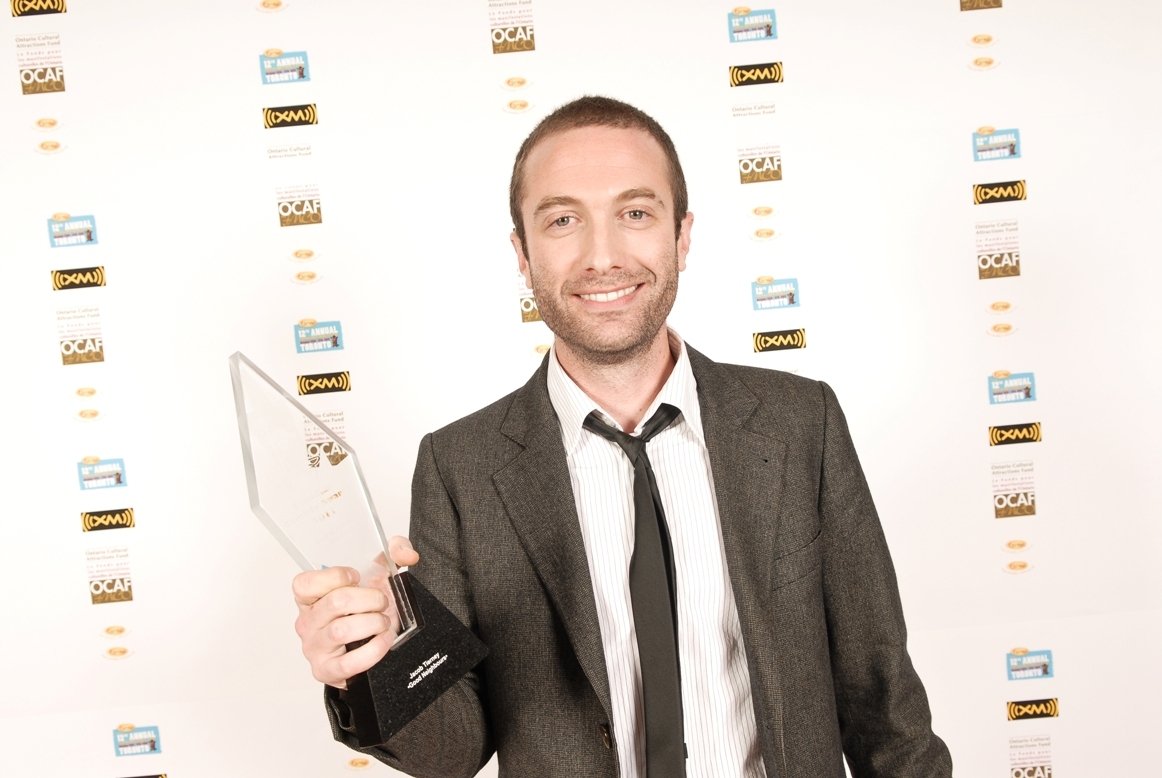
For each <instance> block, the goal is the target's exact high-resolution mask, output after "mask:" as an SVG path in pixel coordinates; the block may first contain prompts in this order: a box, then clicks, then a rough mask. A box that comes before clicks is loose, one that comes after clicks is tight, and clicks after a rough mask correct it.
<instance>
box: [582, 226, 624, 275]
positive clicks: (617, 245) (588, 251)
mask: <svg viewBox="0 0 1162 778" xmlns="http://www.w3.org/2000/svg"><path fill="white" fill-rule="evenodd" d="M623 251H624V247H623V246H622V245H621V241H620V240H619V236H618V234H617V230H616V228H615V226H614V225H612V224H608V223H605V222H603V221H601V220H595V221H594V222H593V223H591V224H590V226H589V229H588V230H586V231H585V246H584V257H583V258H582V259H583V262H584V267H585V270H586V271H588V272H593V273H597V274H604V273H608V272H610V271H611V270H616V269H619V268H621V267H623V266H624V264H625V260H624V255H623Z"/></svg>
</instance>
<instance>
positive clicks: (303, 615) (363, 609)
mask: <svg viewBox="0 0 1162 778" xmlns="http://www.w3.org/2000/svg"><path fill="white" fill-rule="evenodd" d="M390 607H391V600H390V598H389V597H388V594H387V592H385V591H384V590H383V589H380V588H375V589H371V588H367V587H365V586H344V587H341V588H339V589H332V590H331V591H330V592H328V593H327V594H326V595H324V596H323V597H321V598H319V599H318V600H316V601H315V602H314V603H313V604H311V605H301V604H300V605H299V617H298V619H297V620H296V621H295V629H296V631H297V632H298V633H299V636H300V637H302V638H304V639H306V637H307V635H309V634H310V633H313V632H318V631H320V630H323V629H326V628H327V626H328V625H329V624H330V623H331V622H332V621H334V620H335V619H341V618H343V617H344V616H350V615H351V614H355V613H383V612H385V611H387V610H388V608H390Z"/></svg>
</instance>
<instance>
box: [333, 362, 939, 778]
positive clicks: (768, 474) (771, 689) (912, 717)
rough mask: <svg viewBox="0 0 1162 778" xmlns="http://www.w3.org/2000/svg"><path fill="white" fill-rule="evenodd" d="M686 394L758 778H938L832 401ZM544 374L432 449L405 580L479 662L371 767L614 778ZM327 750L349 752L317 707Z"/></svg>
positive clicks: (883, 554) (876, 539)
mask: <svg viewBox="0 0 1162 778" xmlns="http://www.w3.org/2000/svg"><path fill="white" fill-rule="evenodd" d="M687 348H688V350H689V354H690V362H691V366H692V367H693V371H694V376H695V378H696V379H697V383H698V399H699V401H700V403H701V412H702V424H703V427H704V430H705V435H706V443H707V446H708V448H709V451H710V461H711V467H712V469H713V473H714V485H715V491H716V494H717V499H718V507H719V514H720V517H721V522H722V537H723V542H724V543H725V547H726V558H727V564H728V567H729V575H730V580H731V584H732V586H733V589H734V595H735V599H736V601H737V603H738V611H739V619H740V622H741V624H742V635H743V640H744V642H745V645H746V654H747V660H748V663H749V669H750V679H751V689H752V696H753V700H754V710H755V718H756V720H757V722H758V735H759V739H760V741H761V746H762V753H763V761H764V763H765V765H766V770H767V775H768V776H770V778H776V777H777V778H825V777H834V778H842V776H843V774H844V772H843V759H842V755H843V754H844V753H846V755H847V758H848V760H849V761H850V763H851V768H852V773H853V775H854V776H857V778H862V777H863V776H883V777H884V778H908V777H909V776H924V777H925V778H933V777H939V776H950V775H951V774H952V764H951V759H950V757H949V754H948V750H947V748H946V747H945V746H944V743H943V742H942V741H941V740H940V739H939V738H938V737H936V735H934V734H933V732H932V730H931V724H930V715H929V709H928V700H927V697H926V696H925V693H924V688H923V686H922V684H921V683H920V680H919V678H918V677H917V676H916V673H915V671H914V670H913V668H912V662H911V660H910V659H909V657H908V653H907V650H906V645H905V643H906V635H905V627H904V618H903V614H902V612H901V608H900V600H899V595H898V592H897V587H896V578H895V572H894V570H893V568H892V562H891V558H890V557H889V555H888V549H887V546H886V545H885V542H884V536H883V532H882V530H881V528H880V522H879V519H878V517H877V515H876V511H875V507H874V506H873V505H872V499H871V495H870V494H869V492H868V488H867V484H866V482H865V480H864V477H863V472H862V470H861V469H860V466H859V461H858V460H857V458H856V454H855V449H854V448H853V446H852V443H851V439H850V436H849V434H848V430H847V424H846V422H845V421H844V418H843V413H842V411H841V410H840V408H839V404H838V403H837V401H836V399H835V395H834V394H833V393H832V391H831V389H830V388H829V387H828V386H827V385H826V384H822V383H817V382H814V381H810V380H807V379H803V378H799V377H797V376H793V375H789V374H786V373H782V372H778V371H773V370H762V369H757V368H750V367H740V366H735V365H725V364H720V363H717V362H713V361H711V360H709V359H707V358H706V357H704V356H703V355H701V354H699V353H698V352H697V351H695V350H693V349H690V348H689V347H687ZM545 376H546V364H542V365H541V368H540V369H539V370H538V371H537V372H536V373H535V374H534V375H533V377H532V378H531V379H530V380H529V382H528V383H527V384H525V386H523V387H522V388H520V389H518V390H517V391H516V392H513V393H512V394H510V395H508V396H507V397H505V398H503V399H501V400H499V401H498V402H496V403H493V404H492V405H490V406H488V407H487V408H484V409H482V410H480V411H478V412H476V413H474V414H472V415H471V416H468V417H466V418H464V419H461V420H460V421H457V422H455V423H453V424H451V425H449V426H447V427H445V428H443V429H441V430H439V431H437V432H435V433H432V434H430V435H428V436H426V437H425V438H424V439H423V442H422V443H421V444H420V451H419V458H418V461H417V463H416V472H415V479H414V481H413V484H412V515H411V530H410V532H411V539H412V542H413V543H414V545H415V547H416V549H417V550H418V551H419V553H420V556H421V563H420V564H419V565H418V566H417V567H416V569H415V575H416V576H417V577H418V578H420V579H421V581H422V582H423V583H424V585H425V586H426V587H428V589H430V590H431V592H432V593H433V594H435V595H436V596H437V597H439V598H440V600H442V601H443V602H444V603H445V604H446V605H447V606H448V607H449V608H450V609H451V610H452V611H453V612H454V613H455V614H456V615H457V616H459V617H460V619H461V620H462V621H464V623H466V624H468V625H469V626H471V627H472V628H473V629H474V630H475V631H476V632H477V633H478V634H479V635H480V637H481V638H482V639H483V640H484V642H485V643H487V644H488V647H489V651H490V653H489V656H488V658H487V659H486V660H485V661H484V663H483V664H482V665H481V666H480V667H479V668H478V669H477V672H475V673H473V674H471V675H469V676H468V677H467V678H465V679H464V680H462V681H461V682H459V684H458V685H457V686H454V687H452V689H450V690H449V691H448V692H446V693H445V694H444V695H443V696H441V697H440V699H438V700H437V701H436V703H434V704H433V705H432V706H431V707H430V708H428V709H427V710H426V711H425V712H424V713H423V714H421V715H420V717H419V718H417V719H416V720H414V721H413V722H412V723H411V724H409V725H408V726H407V727H405V728H404V730H403V731H402V732H401V733H399V734H398V735H396V736H395V737H393V738H392V739H391V740H390V741H389V742H388V743H386V744H384V745H383V746H381V747H379V748H376V749H368V750H367V753H370V754H372V755H374V756H376V757H377V758H379V759H382V760H383V761H384V762H386V763H388V764H389V765H391V766H393V767H395V768H397V769H400V770H403V771H405V772H408V773H411V774H413V775H417V776H432V777H433V778H437V777H438V778H450V777H451V776H469V775H473V774H475V773H476V771H477V770H479V769H480V767H481V766H482V765H484V764H485V763H486V762H487V761H488V759H489V758H490V757H491V755H492V753H493V751H496V752H498V754H499V761H500V774H501V775H502V776H529V778H546V776H562V778H564V777H566V776H568V777H569V778H573V777H575V776H611V777H612V776H616V775H617V774H618V767H617V755H616V754H617V752H616V749H613V748H610V741H609V738H610V732H611V728H610V726H609V725H610V720H611V714H610V694H609V683H608V679H607V675H606V670H605V661H604V659H603V653H602V648H601V637H600V635H599V628H598V622H597V610H596V606H595V604H594V600H593V589H592V585H591V583H590V578H589V570H588V566H587V564H586V560H585V548H584V544H583V541H582V537H581V529H580V525H579V523H578V520H577V511H576V507H575V504H574V499H573V493H572V488H571V487H570V481H569V472H568V467H567V465H566V461H565V451H564V447H563V445H562V443H561V434H560V428H559V426H558V422H557V418H556V415H555V413H554V412H553V407H552V404H551V403H550V401H549V395H548V390H547V389H546V383H545ZM329 712H330V715H331V718H332V725H333V729H334V731H335V735H336V737H337V738H338V739H339V740H342V741H344V742H347V743H348V744H351V740H350V737H349V736H348V735H347V734H346V733H345V732H344V731H343V730H342V729H340V728H339V726H338V722H337V721H336V716H335V711H334V709H333V708H330V709H329Z"/></svg>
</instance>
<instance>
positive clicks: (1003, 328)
mask: <svg viewBox="0 0 1162 778" xmlns="http://www.w3.org/2000/svg"><path fill="white" fill-rule="evenodd" d="M989 330H991V331H992V333H993V334H994V335H1008V334H1009V333H1010V332H1012V331H1013V325H1011V324H1005V323H1001V324H994V325H993V326H991V327H989Z"/></svg>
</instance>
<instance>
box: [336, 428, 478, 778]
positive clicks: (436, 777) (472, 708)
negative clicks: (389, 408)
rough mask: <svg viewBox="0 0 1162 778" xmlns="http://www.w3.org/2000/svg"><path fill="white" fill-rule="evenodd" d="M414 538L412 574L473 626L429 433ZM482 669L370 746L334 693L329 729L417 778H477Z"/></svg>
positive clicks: (451, 507) (416, 488) (452, 511)
mask: <svg viewBox="0 0 1162 778" xmlns="http://www.w3.org/2000/svg"><path fill="white" fill-rule="evenodd" d="M410 534H411V541H412V544H413V546H414V547H415V549H416V550H417V551H418V552H419V554H420V563H419V565H417V566H416V568H415V570H414V571H413V574H414V575H416V577H417V578H419V579H420V581H421V582H422V583H423V584H424V586H425V587H426V588H427V589H428V590H429V591H430V592H431V593H432V594H433V595H435V596H436V598H437V599H439V600H440V602H441V603H443V604H444V605H445V606H446V607H447V608H448V609H449V610H450V611H451V612H452V613H453V614H455V615H456V617H457V618H459V619H460V620H461V621H462V622H464V623H465V624H467V625H468V626H469V627H470V628H473V629H475V619H474V617H473V613H472V606H471V600H470V597H469V582H468V580H467V576H466V575H465V573H464V567H463V565H462V564H461V557H460V542H461V533H460V521H459V515H458V512H457V509H456V506H455V504H454V503H453V501H452V499H451V497H450V496H449V494H448V490H447V489H446V487H445V486H444V483H443V480H442V478H441V476H440V472H439V467H438V465H437V463H436V459H435V455H434V451H433V448H432V436H431V435H427V436H425V437H424V439H423V441H421V443H420V450H419V455H418V457H417V459H416V470H415V475H414V476H413V478H412V508H411V529H410ZM481 672H482V669H481V667H478V668H477V669H476V670H475V671H473V672H471V673H469V674H468V675H466V676H465V677H464V678H462V679H461V680H460V681H458V682H457V683H456V684H455V685H453V686H452V687H451V688H449V689H448V690H447V691H446V692H444V693H443V694H442V695H440V697H439V698H437V699H436V701H435V702H433V703H432V704H431V705H430V706H429V707H428V708H427V709H425V710H424V711H423V712H422V713H421V714H420V715H419V716H417V717H416V718H415V719H413V720H412V721H411V723H409V724H408V725H407V726H405V727H404V728H403V729H402V730H400V732H398V733H397V734H396V735H394V736H393V737H392V738H391V739H390V740H389V741H387V742H386V743H383V744H381V745H379V746H376V747H373V748H359V747H358V745H356V743H355V740H354V737H353V736H352V734H351V733H352V732H353V730H354V727H353V725H352V722H351V715H352V712H351V710H350V709H349V708H347V706H346V705H345V703H344V702H343V700H342V699H341V694H339V692H338V691H337V690H335V689H331V688H330V687H327V691H326V693H325V700H326V708H327V715H328V717H329V718H330V720H331V730H332V732H333V734H334V736H335V739H336V740H338V741H339V742H341V743H343V744H345V745H347V746H349V747H350V748H353V749H355V750H356V751H361V752H363V753H366V754H368V755H369V756H373V757H375V758H376V759H379V760H380V761H382V762H384V763H385V764H387V765H389V766H391V767H393V768H395V769H396V770H400V771H401V772H405V773H407V774H408V775H413V776H417V778H456V777H457V776H473V775H475V774H476V773H477V772H479V770H480V769H481V768H482V767H483V766H484V765H485V764H486V763H487V762H488V760H489V759H490V758H491V757H492V753H493V745H492V740H491V737H490V736H489V729H488V722H487V718H486V711H485V706H484V702H483V700H482V692H481V679H480V675H479V673H481Z"/></svg>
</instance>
